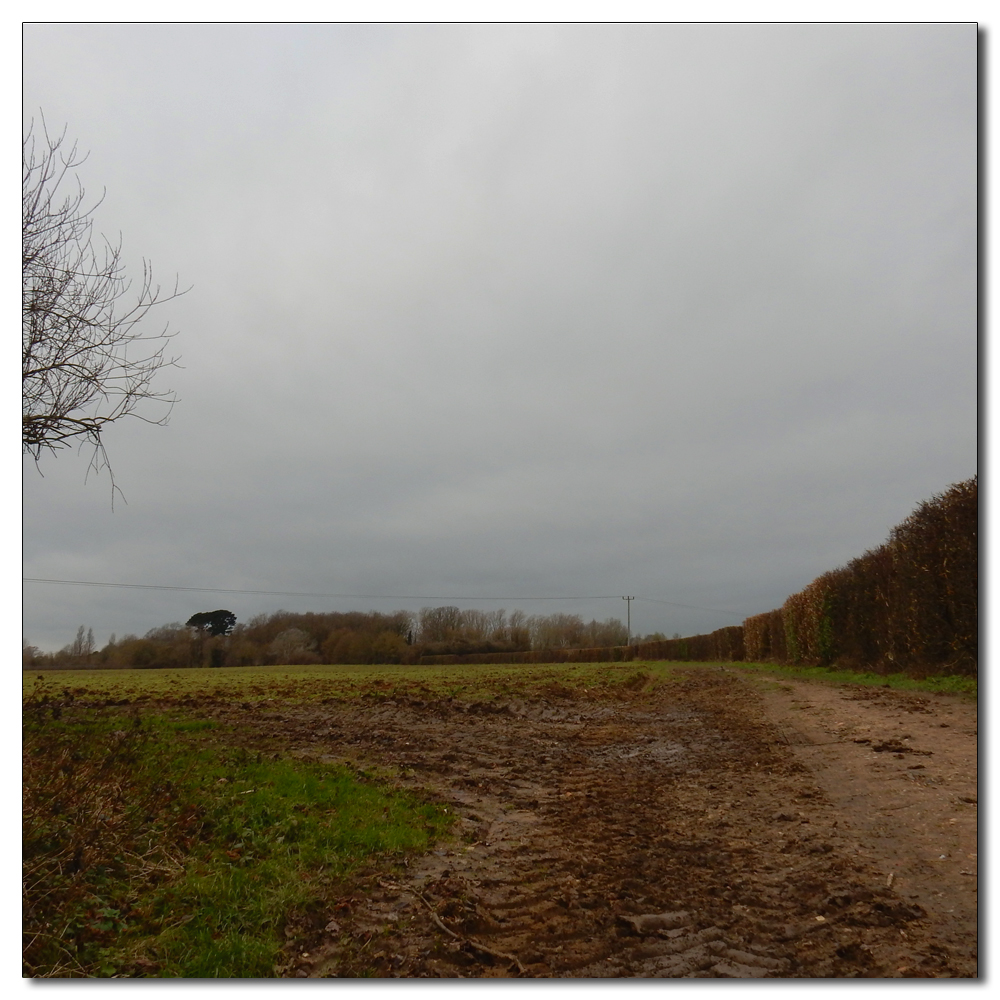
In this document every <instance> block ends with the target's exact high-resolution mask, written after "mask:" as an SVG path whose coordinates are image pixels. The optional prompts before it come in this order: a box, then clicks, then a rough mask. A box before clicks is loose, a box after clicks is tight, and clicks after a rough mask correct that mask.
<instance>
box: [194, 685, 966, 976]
mask: <svg viewBox="0 0 1000 1000" xmlns="http://www.w3.org/2000/svg"><path fill="white" fill-rule="evenodd" d="M614 691H615V693H614V694H612V693H611V692H610V691H608V690H602V689H594V690H591V691H587V690H585V689H576V690H571V689H568V688H564V687H561V686H558V685H552V686H550V687H549V688H548V689H546V690H544V692H543V696H542V697H539V698H533V699H532V700H530V701H518V700H510V699H500V698H498V699H494V700H491V701H485V702H479V703H468V702H459V701H456V700H453V699H441V698H438V697H434V696H432V695H430V693H429V692H428V693H427V696H426V697H422V696H421V695H420V693H419V692H417V696H416V697H398V696H396V697H393V698H390V699H386V698H384V697H379V696H378V694H377V692H373V693H372V695H371V696H369V697H365V698H362V699H360V700H351V701H347V700H345V701H331V702H330V703H328V704H324V705H320V706H315V705H312V706H307V707H303V706H301V705H292V704H275V703H272V704H270V705H264V706H262V707H258V708H255V709H253V710H251V711H247V709H248V708H249V706H244V708H242V709H241V708H238V707H237V706H235V705H234V706H231V707H229V706H224V705H220V704H218V703H217V704H216V706H215V707H214V708H213V712H214V714H217V715H219V716H221V717H223V718H226V719H227V721H232V722H234V723H236V724H237V725H238V727H239V731H240V732H241V733H242V734H243V737H244V738H245V739H247V740H248V741H249V742H252V743H253V745H254V746H257V747H258V748H263V747H274V748H280V749H283V750H285V751H290V752H294V753H303V754H309V755H310V756H322V757H327V758H329V759H334V760H339V761H344V760H349V761H352V762H355V763H358V764H363V765H366V766H370V765H377V766H379V767H380V768H382V769H389V770H391V771H392V772H393V773H396V774H398V775H399V776H400V781H401V783H403V784H408V785H410V786H412V787H419V788H423V789H428V790H430V791H432V792H433V793H434V794H435V795H436V796H437V797H439V798H440V799H442V800H444V801H446V802H448V803H450V807H451V808H453V809H454V810H455V812H456V813H457V814H458V816H459V823H458V829H457V833H458V840H457V841H456V842H455V843H454V844H452V845H451V846H445V847H442V848H440V849H438V850H436V851H434V852H432V853H431V854H429V855H427V856H425V857H422V858H418V859H412V860H411V861H410V864H409V867H408V868H407V869H406V870H401V871H398V872H394V873H392V874H385V873H384V872H383V873H377V872H372V873H369V874H368V875H367V876H365V877H363V878H362V879H360V880H358V882H357V883H356V884H355V885H354V887H353V888H352V889H351V891H350V892H348V893H347V894H346V895H344V896H343V897H342V898H341V899H340V900H338V901H331V903H330V905H328V906H325V907H324V908H323V909H322V910H319V911H317V912H316V913H314V914H312V915H309V916H305V917H303V919H302V920H301V921H300V922H299V923H296V924H293V925H290V926H289V928H288V931H287V933H288V938H289V944H288V949H287V953H288V964H287V967H286V968H285V969H284V970H283V974H284V975H288V976H300V977H302V976H307V977H314V976H357V975H363V974H364V975H377V976H394V977H435V976H442V977H457V976H463V977H509V976H519V975H520V976H532V977H625V976H627V977H669V978H678V977H741V978H742V977H772V978H773V977H969V976H975V975H976V969H977V965H976V894H975V888H976V877H975V871H976V846H975V830H976V823H975V812H976V805H975V799H976V772H975V767H976V712H975V706H974V705H971V704H970V703H968V702H963V701H960V700H959V699H956V698H950V697H943V696H919V697H917V696H914V695H910V694H901V693H897V692H893V691H889V690H886V689H871V688H832V687H826V686H822V685H814V684H808V685H807V684H802V683H798V682H796V683H785V682H781V683H774V682H771V683H768V682H763V683H762V682H760V681H754V680H749V679H747V678H746V677H745V676H744V675H743V674H741V673H740V672H739V671H738V670H736V669H732V668H728V669H721V668H718V667H713V668H697V669H692V670H691V671H689V672H687V673H686V675H685V676H684V677H683V679H682V680H681V681H680V682H679V683H670V684H664V685H659V686H652V685H649V684H648V683H646V682H645V678H644V676H643V675H642V674H636V676H635V679H634V682H633V684H632V686H631V687H630V688H626V689H622V688H620V687H616V688H615V689H614ZM942 855H943V857H942Z"/></svg>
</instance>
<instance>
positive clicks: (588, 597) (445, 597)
mask: <svg viewBox="0 0 1000 1000" xmlns="http://www.w3.org/2000/svg"><path fill="white" fill-rule="evenodd" d="M21 580H22V582H24V583H51V584H56V585H58V586H63V587H112V588H115V589H119V590H173V591H187V592H189V593H198V594H247V595H251V596H257V597H335V598H342V599H351V600H365V601H610V600H613V599H614V598H616V597H620V596H621V595H619V594H583V595H576V596H571V597H553V596H551V595H550V596H546V597H525V596H514V597H512V596H509V595H507V596H503V597H479V596H476V597H469V596H467V595H459V596H455V595H454V594H328V593H319V592H316V591H304V590H236V589H234V588H231V587H172V586H168V585H165V584H156V583H102V582H99V581H97V580H52V579H48V578H43V577H33V576H25V577H22V578H21ZM631 600H635V601H645V602H647V603H651V604H665V605H667V606H668V607H671V608H684V609H686V610H688V611H710V612H712V613H713V614H719V615H732V616H733V617H736V618H746V617H747V616H746V614H745V613H743V612H740V611H724V610H722V609H720V608H706V607H702V606H700V605H697V604H678V603H677V602H676V601H664V600H661V599H659V598H656V597H633V598H631Z"/></svg>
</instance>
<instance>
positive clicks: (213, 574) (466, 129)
mask: <svg viewBox="0 0 1000 1000" xmlns="http://www.w3.org/2000/svg"><path fill="white" fill-rule="evenodd" d="M976 41H977V36H976V26H975V25H974V24H947V23H937V24H917V23H913V24H892V23H883V24H726V25H719V24H671V25H621V24H620V25H613V24H605V25H591V24H576V25H505V24H495V25H449V24H441V25H419V24H411V25H378V24H369V25H360V24H359V25H294V24H283V25H263V24H243V25H235V24H215V25H211V24H58V23H52V24H27V25H26V26H25V29H24V109H25V110H24V113H25V118H26V120H27V119H30V118H31V117H32V116H33V115H34V116H36V117H37V114H38V109H42V110H43V111H44V114H45V117H46V120H47V122H48V123H49V126H50V128H53V129H55V130H56V131H58V130H61V128H62V126H63V125H64V124H65V125H66V126H67V135H68V136H69V138H70V139H76V140H78V141H79V144H80V147H81V148H82V149H83V150H90V157H89V159H88V160H87V162H86V163H85V164H84V166H83V167H82V168H81V170H80V171H79V172H80V176H81V179H82V181H83V183H84V185H85V186H86V187H87V189H88V190H89V191H90V192H92V193H94V194H99V193H100V192H101V190H102V189H106V192H107V195H106V198H105V200H104V202H103V204H102V205H101V206H100V208H99V209H98V211H97V213H96V215H95V220H96V229H97V230H98V231H103V232H106V233H108V234H109V235H111V236H114V235H116V234H118V233H119V232H120V233H121V236H122V240H123V244H124V249H125V252H126V254H127V255H128V259H129V261H130V263H131V265H132V271H133V274H134V273H135V271H136V265H139V267H140V268H141V260H142V258H143V257H146V258H148V259H149V260H151V261H152V264H153V267H154V269H155V272H156V274H157V276H158V277H159V279H160V280H161V281H162V283H163V284H164V285H172V284H173V277H174V274H175V273H176V274H177V275H179V277H180V282H181V285H182V286H187V285H191V286H192V290H191V291H190V292H189V293H188V294H187V295H185V296H184V297H183V298H181V299H179V300H177V301H175V302H173V303H170V304H169V305H167V306H166V307H165V308H164V309H163V310H162V311H161V312H160V313H159V315H158V317H157V318H158V319H159V321H160V322H162V323H166V322H168V321H169V323H170V326H171V328H172V329H174V330H177V331H179V333H178V335H177V337H176V339H175V340H174V346H175V347H176V350H177V353H179V354H180V355H181V356H182V360H181V364H182V366H183V367H182V368H179V369H176V370H169V371H166V372H163V373H161V377H160V380H159V386H160V387H161V388H175V389H176V390H177V393H178V395H179V396H180V402H179V403H178V405H177V406H176V408H175V410H174V412H173V414H172V415H171V419H170V422H169V425H168V426H167V427H165V428H161V427H150V426H148V425H145V424H143V423H141V422H139V421H131V422H128V423H123V424H120V425H118V426H116V427H115V428H114V429H113V430H112V431H111V432H110V433H109V434H108V435H107V448H108V452H109V455H110V458H111V461H112V464H113V467H114V471H115V476H116V480H117V482H118V485H119V486H120V487H121V489H122V491H123V492H124V495H125V498H126V500H127V504H125V503H121V502H116V504H115V509H114V510H113V511H112V509H111V504H110V486H109V481H108V477H107V475H106V474H105V475H101V476H97V477H94V476H91V477H90V480H89V482H87V483H85V481H84V480H85V472H86V467H87V463H88V460H89V455H87V454H83V455H76V454H74V453H72V452H65V453H62V454H60V455H59V456H58V457H56V458H51V457H46V458H43V459H42V461H41V463H40V471H41V473H43V475H39V474H38V472H37V471H36V470H35V467H34V463H32V462H30V461H27V462H26V463H25V466H24V511H25V514H24V575H25V576H26V577H30V578H35V579H47V580H79V581H96V582H101V583H115V584H139V585H146V587H148V586H150V585H152V586H156V587H178V588H204V589H205V590H211V588H214V587H219V588H223V589H225V590H227V591H258V592H259V591H268V592H271V593H272V594H273V592H275V591H279V592H283V593H288V592H293V593H296V594H302V593H308V594H361V595H365V594H367V595H414V597H413V600H409V601H403V600H402V599H396V598H392V597H385V598H384V599H380V600H376V599H375V598H343V599H340V598H330V599H328V600H327V599H319V598H312V597H291V596H289V597H280V596H269V595H266V594H261V593H257V594H251V593H243V594H223V593H219V592H216V593H217V594H218V596H216V595H215V594H213V593H201V594H200V593H197V592H196V591H181V590H177V591H168V590H150V589H144V588H140V589H120V588H101V587H90V586H88V587H77V586H59V585H53V584H43V583H27V584H25V588H24V594H25V598H24V637H25V640H26V641H27V642H29V643H31V644H34V645H36V646H39V647H40V648H42V649H45V650H53V649H58V648H60V647H62V646H63V645H65V644H67V643H69V642H71V641H72V639H73V636H74V634H75V632H76V628H77V626H78V625H80V624H83V625H85V626H87V627H93V628H94V631H95V634H96V636H97V639H98V642H99V643H100V644H103V643H104V642H106V640H107V637H108V636H109V635H110V634H111V633H112V632H114V633H117V634H118V635H119V636H121V635H122V634H125V633H137V634H140V635H141V634H143V633H144V632H146V631H148V630H149V629H151V628H154V627H156V626H158V625H162V624H164V623H166V622H172V621H185V620H187V618H188V617H190V616H191V615H192V614H194V613H195V612H198V611H204V610H209V609H210V608H213V607H226V608H228V609H230V610H232V611H233V612H235V613H236V615H237V617H238V619H239V620H240V621H246V620H247V619H248V618H249V617H251V616H252V615H254V614H257V613H259V612H263V611H275V610H277V609H278V608H279V607H285V608H286V609H287V610H290V611H307V610H311V611H328V610H378V611H392V610H396V609H397V608H401V609H404V610H411V611H416V610H419V608H420V607H421V606H422V605H423V604H427V603H434V601H432V600H424V599H423V598H422V597H421V596H420V595H425V594H428V595H437V594H443V595H456V596H455V597H454V598H452V599H448V600H440V601H438V602H437V603H449V604H457V605H459V606H461V607H483V608H490V607H498V606H505V607H506V608H507V610H508V611H509V610H513V608H515V607H521V608H522V609H523V610H524V611H526V612H527V613H529V614H536V613H546V614H548V613H552V612H553V611H557V610H558V611H565V612H569V613H578V614H580V615H582V616H583V617H584V618H586V619H588V620H589V619H590V618H598V619H604V618H608V617H612V616H613V617H619V618H622V619H623V620H624V617H625V608H624V604H623V602H622V600H621V597H620V595H626V594H628V595H631V594H636V595H642V596H643V597H644V598H645V600H644V601H636V602H635V603H634V604H633V605H632V628H633V632H634V633H640V634H645V633H649V632H653V631H661V632H664V633H666V634H671V633H674V632H680V633H681V634H685V635H687V634H693V633H698V632H707V631H711V630H713V629H716V628H719V627H721V626H723V625H731V624H738V623H739V622H740V621H741V620H742V618H743V617H745V616H746V615H750V614H756V613H759V612H763V611H768V610H770V609H771V608H774V607H777V606H780V604H781V603H782V602H783V601H784V599H785V598H786V597H787V596H788V595H789V594H791V593H793V592H795V591H797V590H799V589H801V588H802V587H803V586H805V585H806V584H807V583H809V582H810V581H811V580H812V579H814V578H815V577H816V576H818V575H819V574H821V573H823V572H825V571H827V570H830V569H834V568H836V567H837V566H840V565H843V564H844V563H845V562H847V561H848V560H850V559H852V558H854V557H856V556H858V555H861V554H862V552H864V551H865V550H866V549H868V548H872V547H874V546H877V545H879V544H881V543H882V542H883V541H884V540H885V538H886V537H887V535H888V532H889V530H890V529H891V528H892V527H893V526H894V525H895V524H897V523H899V522H900V521H901V520H903V519H904V518H905V517H906V516H907V515H908V514H909V513H910V512H911V511H912V510H913V509H914V507H916V506H917V504H918V503H919V502H920V501H922V500H925V499H928V498H929V497H931V496H932V495H935V494H938V493H941V492H942V491H943V490H945V489H946V488H947V487H948V486H949V485H950V484H951V483H954V482H958V481H961V480H964V479H967V478H969V477H970V476H972V475H974V474H975V472H976V468H977V370H976V362H977V327H976V322H977V312H976V310H977V301H976V279H977V275H976V264H977V257H976V254H977V245H976V226H977V216H976V211H977V208H976V178H977V159H976V157H977V146H976V143H977V134H976V126H977V121H976V114H977V109H976V100H977V93H976ZM522 594H523V595H529V596H531V597H534V598H539V599H540V598H550V599H549V600H544V601H543V600H536V601H534V602H531V601H528V600H523V601H520V602H518V601H511V600H509V599H507V598H504V599H503V601H493V600H490V598H491V597H493V596H495V595H500V596H501V597H503V595H514V597H515V598H517V596H518V595H522ZM574 594H575V595H611V596H605V597H600V598H598V597H594V598H592V599H590V598H587V599H572V595H574ZM567 595H569V596H567ZM551 598H565V599H563V600H558V601H556V600H552V599H551ZM324 600H325V601H326V603H323V602H324ZM656 602H665V603H656ZM682 605H685V606H686V607H681V606H682ZM702 609H721V610H702Z"/></svg>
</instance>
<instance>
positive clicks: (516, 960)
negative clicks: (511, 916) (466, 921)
mask: <svg viewBox="0 0 1000 1000" xmlns="http://www.w3.org/2000/svg"><path fill="white" fill-rule="evenodd" d="M402 888H404V889H406V890H407V891H409V892H412V893H413V895H414V896H416V897H417V899H419V900H420V902H421V903H423V904H424V906H426V907H427V910H428V912H429V913H430V915H431V919H432V920H433V921H434V923H436V924H437V925H438V927H440V928H441V930H443V931H444V932H445V934H450V935H451V936H452V937H453V938H454V939H455V940H456V941H464V942H466V943H467V944H470V945H471V946H472V947H473V948H475V949H476V951H481V952H484V953H485V954H487V955H492V956H493V957H494V958H501V959H504V960H505V961H507V962H513V963H514V965H516V966H517V971H518V972H519V973H520V974H521V975H522V976H523V975H524V973H525V969H524V966H523V965H522V964H521V960H520V959H519V958H518V957H517V955H511V954H508V953H507V952H506V951H496V950H494V949H493V948H488V947H487V946H486V945H484V944H482V943H481V942H480V941H477V940H476V939H475V938H470V937H466V936H464V935H462V934H457V933H456V932H455V931H453V930H452V929H451V928H450V927H449V926H448V925H447V924H446V923H445V922H444V921H443V920H442V919H441V918H440V917H439V916H438V915H437V912H436V911H435V909H434V907H433V906H431V904H430V903H429V902H427V900H426V899H425V898H424V896H423V895H422V894H421V892H420V891H419V890H418V889H416V888H415V887H414V886H412V885H407V884H405V883H403V885H402Z"/></svg>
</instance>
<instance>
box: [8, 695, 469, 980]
mask: <svg viewBox="0 0 1000 1000" xmlns="http://www.w3.org/2000/svg"><path fill="white" fill-rule="evenodd" d="M218 735H219V734H218V733H213V732H212V731H211V728H210V727H209V726H206V725H205V724H204V723H203V722H201V721H196V722H194V723H193V724H192V722H191V720H186V719H184V718H183V717H180V716H178V715H176V714H170V715H164V714H159V715H155V714H144V715H140V714H138V713H137V712H135V711H133V713H132V714H131V715H125V714H122V712H121V711H120V710H116V709H114V708H106V707H105V708H95V707H92V706H91V707H83V708H81V707H78V706H76V705H74V704H73V700H72V698H71V697H70V698H66V697H62V698H54V697H52V696H51V695H50V694H44V693H40V694H38V695H37V696H35V697H32V698H29V699H28V700H27V701H26V703H25V715H24V841H23V843H24V887H25V888H24V935H25V937H24V959H23V962H24V965H23V974H24V975H25V976H28V977H33V978H34V977H74V976H83V977H94V976H97V977H129V976H155V977H186V978H251V977H271V976H275V975H277V974H278V966H279V963H280V961H281V946H282V943H283V934H282V931H283V927H284V924H285V921H286V919H287V918H288V917H289V915H291V914H293V913H294V912H295V911H297V910H302V909H308V908H311V907H315V906H316V905H323V904H324V902H327V901H329V900H330V899H331V894H333V893H335V892H336V888H337V885H338V883H339V882H341V881H342V880H343V879H344V877H345V876H348V875H350V874H351V873H352V872H355V871H357V870H358V869H359V868H360V867H362V866H364V865H366V864H368V863H371V862H377V863H380V864H385V863H388V862H389V861H391V859H393V858H397V857H400V856H402V855H404V854H405V853H407V852H411V851H423V850H426V849H427V847H428V846H429V845H430V843H431V842H432V841H433V840H434V839H435V838H437V837H438V836H440V835H441V834H442V833H444V831H445V830H446V829H447V827H448V824H449V821H450V817H448V816H447V815H445V813H444V811H443V810H442V809H440V808H439V807H437V806H435V805H434V804H432V803H429V802H425V801H421V800H420V799H419V798H418V797H416V796H414V795H412V794H407V793H403V792H400V791H399V790H395V789H392V788H390V787H388V786H387V785H384V784H378V783H375V782H371V781H367V780H364V779H361V778H359V777H358V776H357V775H356V774H353V773H351V772H349V771H347V770H346V769H344V768H338V767H335V766H324V765H321V764H318V763H308V762H302V761H299V760H285V759H281V758H277V759H275V758H274V757H267V758H265V757H264V756H262V755H260V754H252V753H249V752H247V751H246V750H243V749H235V750H234V749H232V748H230V747H227V746H225V745H223V744H222V743H220V742H219V741H218Z"/></svg>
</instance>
